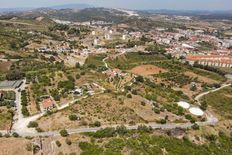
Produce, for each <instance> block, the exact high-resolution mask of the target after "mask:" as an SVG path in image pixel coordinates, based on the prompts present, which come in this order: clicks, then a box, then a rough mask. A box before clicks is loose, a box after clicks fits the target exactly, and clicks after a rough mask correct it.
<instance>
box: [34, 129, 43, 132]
mask: <svg viewBox="0 0 232 155" xmlns="http://www.w3.org/2000/svg"><path fill="white" fill-rule="evenodd" d="M35 130H36V131H37V132H43V130H42V129H41V128H36V129H35Z"/></svg>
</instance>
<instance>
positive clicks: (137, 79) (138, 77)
mask: <svg viewBox="0 0 232 155" xmlns="http://www.w3.org/2000/svg"><path fill="white" fill-rule="evenodd" d="M135 80H136V82H141V83H143V82H144V79H143V77H142V76H137V77H136V78H135Z"/></svg>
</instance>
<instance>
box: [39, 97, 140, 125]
mask: <svg viewBox="0 0 232 155" xmlns="http://www.w3.org/2000/svg"><path fill="white" fill-rule="evenodd" d="M123 100H124V99H123V96H122V99H121V100H120V99H119V98H117V97H116V96H114V95H112V94H101V95H97V96H92V97H89V98H87V99H84V100H82V101H81V102H80V103H77V104H75V105H73V106H72V107H70V108H68V109H65V110H63V111H60V112H57V113H54V114H52V115H50V116H47V117H43V118H41V119H40V120H39V121H38V123H39V126H40V127H41V128H42V129H43V130H55V129H62V128H64V127H65V128H76V127H80V126H83V125H84V124H83V122H85V123H86V124H92V123H94V122H95V121H100V122H101V124H102V125H108V124H121V123H127V124H128V123H130V122H135V123H142V122H144V119H143V118H142V115H141V114H140V115H141V116H140V115H139V113H140V112H135V110H134V109H133V108H132V107H130V103H129V102H131V101H127V100H125V102H126V103H123ZM132 104H133V103H132ZM139 104H140V103H139ZM70 114H76V115H77V116H80V117H81V120H79V121H70V120H69V117H68V116H69V115H70Z"/></svg>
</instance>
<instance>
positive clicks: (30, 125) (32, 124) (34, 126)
mask: <svg viewBox="0 0 232 155" xmlns="http://www.w3.org/2000/svg"><path fill="white" fill-rule="evenodd" d="M27 127H28V128H37V127H38V123H37V122H34V121H31V122H29V124H28V125H27Z"/></svg>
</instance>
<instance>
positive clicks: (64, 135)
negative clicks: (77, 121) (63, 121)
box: [60, 129, 68, 137]
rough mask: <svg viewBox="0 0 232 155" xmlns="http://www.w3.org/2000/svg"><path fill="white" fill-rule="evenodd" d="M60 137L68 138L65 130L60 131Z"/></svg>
mask: <svg viewBox="0 0 232 155" xmlns="http://www.w3.org/2000/svg"><path fill="white" fill-rule="evenodd" d="M60 135H61V136H62V137H67V136H68V132H67V130H65V129H63V130H60Z"/></svg>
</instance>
